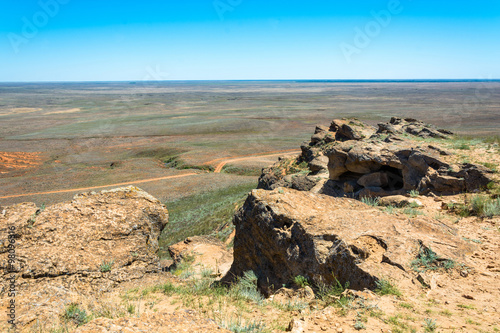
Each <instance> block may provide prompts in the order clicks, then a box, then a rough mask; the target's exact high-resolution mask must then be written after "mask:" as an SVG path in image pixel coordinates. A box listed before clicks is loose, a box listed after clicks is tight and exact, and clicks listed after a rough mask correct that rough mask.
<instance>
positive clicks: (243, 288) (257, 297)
mask: <svg viewBox="0 0 500 333" xmlns="http://www.w3.org/2000/svg"><path fill="white" fill-rule="evenodd" d="M257 280H258V279H257V276H256V275H255V273H254V272H253V271H247V272H244V273H243V276H242V277H240V278H239V279H238V282H237V283H236V284H235V285H234V286H233V287H232V288H231V291H230V292H231V294H232V295H233V296H235V297H237V298H240V299H245V300H249V301H252V302H255V303H257V304H261V303H262V302H263V301H264V297H263V296H262V294H261V293H260V292H259V289H258V288H257Z"/></svg>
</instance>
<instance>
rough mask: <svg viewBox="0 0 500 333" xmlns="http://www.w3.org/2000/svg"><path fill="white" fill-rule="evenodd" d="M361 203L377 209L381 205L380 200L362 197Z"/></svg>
mask: <svg viewBox="0 0 500 333" xmlns="http://www.w3.org/2000/svg"><path fill="white" fill-rule="evenodd" d="M361 202H362V203H364V204H367V205H368V206H372V207H377V206H378V205H379V203H380V198H379V197H377V198H372V197H362V198H361Z"/></svg>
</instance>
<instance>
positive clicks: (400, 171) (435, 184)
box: [326, 141, 492, 196]
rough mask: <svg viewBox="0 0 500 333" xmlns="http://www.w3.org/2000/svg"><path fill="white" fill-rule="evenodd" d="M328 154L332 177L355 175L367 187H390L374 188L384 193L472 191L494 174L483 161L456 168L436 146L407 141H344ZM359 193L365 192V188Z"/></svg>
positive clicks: (343, 179)
mask: <svg viewBox="0 0 500 333" xmlns="http://www.w3.org/2000/svg"><path fill="white" fill-rule="evenodd" d="M326 155H327V156H328V158H329V164H328V169H329V173H330V179H331V180H334V181H338V182H339V183H343V182H345V181H348V180H351V179H352V177H353V176H354V177H357V178H358V184H360V185H362V186H363V187H366V188H374V187H378V188H381V189H383V190H384V191H386V192H385V193H384V192H383V191H381V190H373V189H372V191H374V192H379V193H378V195H381V196H387V195H392V194H397V192H396V193H395V192H394V191H398V190H403V191H402V192H403V193H404V192H405V191H406V192H407V191H410V190H418V191H420V192H421V193H422V194H426V193H429V192H434V193H438V194H452V193H459V192H465V191H468V192H471V191H474V190H476V189H479V188H481V187H485V186H486V185H487V184H488V183H489V182H491V175H492V173H491V171H489V170H488V169H487V168H485V167H483V166H480V165H473V164H462V165H456V166H455V168H453V166H452V165H450V164H448V163H446V162H444V161H442V160H440V158H439V153H438V152H436V150H434V149H430V148H428V147H421V148H416V147H412V146H411V143H410V142H406V141H403V142H397V143H382V142H365V141H349V142H343V143H340V144H338V145H336V146H334V147H332V148H331V149H329V150H328V151H327V152H326ZM455 170H456V171H455ZM364 194H365V195H366V191H365V193H364ZM358 196H362V195H361V192H359V193H358Z"/></svg>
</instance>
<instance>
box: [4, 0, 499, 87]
mask: <svg viewBox="0 0 500 333" xmlns="http://www.w3.org/2000/svg"><path fill="white" fill-rule="evenodd" d="M397 2H398V1H397V0H382V1H378V0H373V1H363V0H359V1H340V0H325V1H323V0H310V1H303V0H302V1H296V0H286V1H285V0H267V1H264V0H216V1H213V0H202V1H200V0H185V1H179V0H176V1H171V0H162V1H158V0H144V1H137V0H135V1H126V0H120V1H116V0H41V1H38V0H36V1H35V0H2V1H1V3H0V36H1V38H0V63H1V66H0V81H111V80H142V79H149V80H156V79H162V80H164V79H167V80H219V79H442V78H443V79H460V78H467V79H468V78H478V79H490V78H496V79H498V78H500V61H499V59H500V1H498V0H488V1H486V0H475V1H470V0H468V1H463V0H455V1H438V0H400V1H399V5H398V4H397ZM54 3H56V4H57V6H55V5H54ZM42 4H46V5H42ZM57 7H58V8H57ZM389 9H392V13H391V12H390V11H389ZM380 11H385V14H387V13H389V14H390V17H389V18H388V16H387V15H382V19H381V22H380V23H379V22H378V21H377V19H376V17H375V16H374V14H373V13H375V12H380ZM379 20H380V19H379ZM367 29H368V30H367ZM360 31H361V32H362V33H360ZM367 31H368V33H369V34H368V35H366V36H362V35H365V34H366V32H367Z"/></svg>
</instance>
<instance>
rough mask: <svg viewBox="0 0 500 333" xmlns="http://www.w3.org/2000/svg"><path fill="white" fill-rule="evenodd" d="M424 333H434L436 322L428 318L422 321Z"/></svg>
mask: <svg viewBox="0 0 500 333" xmlns="http://www.w3.org/2000/svg"><path fill="white" fill-rule="evenodd" d="M423 327H424V332H435V331H436V328H437V324H436V320H435V319H434V320H432V319H429V318H426V319H424V325H423Z"/></svg>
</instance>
